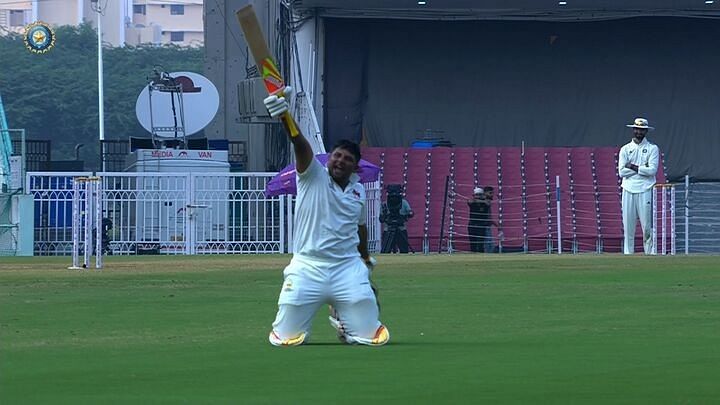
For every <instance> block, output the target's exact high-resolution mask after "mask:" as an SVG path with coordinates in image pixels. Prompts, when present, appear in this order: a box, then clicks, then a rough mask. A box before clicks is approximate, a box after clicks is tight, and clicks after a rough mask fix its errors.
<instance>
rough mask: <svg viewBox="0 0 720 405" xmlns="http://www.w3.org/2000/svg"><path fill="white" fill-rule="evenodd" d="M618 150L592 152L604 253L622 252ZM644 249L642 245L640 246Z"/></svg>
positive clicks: (611, 148) (607, 149)
mask: <svg viewBox="0 0 720 405" xmlns="http://www.w3.org/2000/svg"><path fill="white" fill-rule="evenodd" d="M617 154H618V149H617V148H614V147H598V148H594V149H593V152H592V159H593V168H594V171H595V174H596V179H597V182H598V201H599V203H598V205H599V210H600V211H599V213H600V240H601V242H602V250H603V251H604V252H615V253H617V252H622V243H623V227H622V203H621V190H620V177H619V176H618V170H617V164H618V163H617V159H618V157H617ZM640 249H642V244H641V245H640Z"/></svg>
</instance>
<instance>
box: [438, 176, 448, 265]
mask: <svg viewBox="0 0 720 405" xmlns="http://www.w3.org/2000/svg"><path fill="white" fill-rule="evenodd" d="M449 185H450V176H445V197H444V198H443V209H442V215H440V238H439V239H438V253H442V238H443V232H444V231H445V208H446V207H447V203H448V186H449Z"/></svg>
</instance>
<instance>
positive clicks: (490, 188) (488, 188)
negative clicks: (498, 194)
mask: <svg viewBox="0 0 720 405" xmlns="http://www.w3.org/2000/svg"><path fill="white" fill-rule="evenodd" d="M483 191H484V192H486V193H487V192H489V191H495V187H493V186H485V188H484V189H483Z"/></svg>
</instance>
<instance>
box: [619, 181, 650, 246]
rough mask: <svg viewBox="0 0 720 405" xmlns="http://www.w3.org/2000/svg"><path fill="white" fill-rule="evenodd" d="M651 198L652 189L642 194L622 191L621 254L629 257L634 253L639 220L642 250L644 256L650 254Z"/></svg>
mask: <svg viewBox="0 0 720 405" xmlns="http://www.w3.org/2000/svg"><path fill="white" fill-rule="evenodd" d="M652 197H653V189H652V188H651V189H649V190H647V191H644V192H642V193H630V192H628V191H626V190H624V189H623V192H622V221H623V229H624V231H625V243H624V246H623V253H625V254H626V255H631V254H633V253H635V226H636V224H637V219H638V218H640V227H641V228H642V231H643V249H644V250H645V254H646V255H649V254H651V253H652V248H653V243H654V241H653V239H652Z"/></svg>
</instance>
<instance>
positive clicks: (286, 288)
mask: <svg viewBox="0 0 720 405" xmlns="http://www.w3.org/2000/svg"><path fill="white" fill-rule="evenodd" d="M292 290H293V283H292V280H288V281H286V282H285V285H284V286H283V291H287V292H290V291H292Z"/></svg>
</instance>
